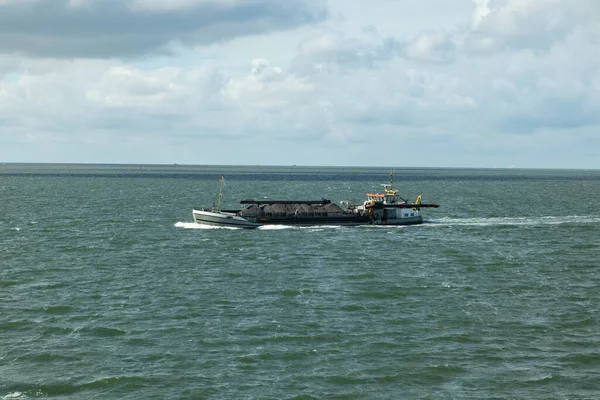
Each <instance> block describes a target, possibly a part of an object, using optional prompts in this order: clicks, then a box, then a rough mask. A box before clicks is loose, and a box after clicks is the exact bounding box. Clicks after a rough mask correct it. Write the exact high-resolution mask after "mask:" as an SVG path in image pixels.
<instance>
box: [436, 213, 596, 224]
mask: <svg viewBox="0 0 600 400" xmlns="http://www.w3.org/2000/svg"><path fill="white" fill-rule="evenodd" d="M599 223H600V217H597V216H590V215H565V216H559V217H556V216H551V217H550V216H548V217H543V216H542V217H491V218H451V217H445V218H440V219H435V220H427V221H426V222H425V224H426V225H427V226H547V225H593V224H599Z"/></svg>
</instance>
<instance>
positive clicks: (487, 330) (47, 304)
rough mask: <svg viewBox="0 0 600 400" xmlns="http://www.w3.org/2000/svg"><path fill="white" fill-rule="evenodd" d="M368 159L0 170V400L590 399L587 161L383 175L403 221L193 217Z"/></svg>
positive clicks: (592, 178) (343, 193) (591, 181)
mask: <svg viewBox="0 0 600 400" xmlns="http://www.w3.org/2000/svg"><path fill="white" fill-rule="evenodd" d="M388 172H389V171H388V170H386V169H376V168H374V169H365V168H346V169H344V168H304V167H303V168H284V167H280V168H277V167H189V166H99V165H96V166H66V165H15V164H8V165H1V166H0V199H1V201H2V207H1V210H2V213H1V214H0V399H31V398H64V399H66V398H69V399H597V398H600V380H599V378H598V377H599V376H600V320H599V318H600V313H599V307H600V274H599V273H598V268H599V267H600V207H599V201H598V199H599V198H600V171H536V170H483V171H479V170H444V169H396V173H397V178H396V181H397V185H396V186H397V187H398V188H399V189H400V193H401V195H405V196H406V197H408V198H409V200H412V199H414V198H415V197H416V196H417V195H418V194H422V195H423V201H426V202H436V203H439V204H441V208H440V209H438V210H425V211H424V216H425V219H426V220H427V223H426V224H424V225H421V226H413V227H372V226H367V227H353V228H352V227H346V228H344V227H317V228H297V227H291V228H290V227H288V228H285V227H269V229H262V228H261V229H258V230H254V231H252V230H250V231H246V230H235V229H214V228H213V229H207V228H206V227H201V226H198V225H194V224H193V223H192V216H191V211H192V207H193V206H210V205H211V204H212V203H213V202H214V201H215V200H216V193H217V191H218V179H219V177H220V176H221V174H223V175H225V179H226V184H225V193H224V204H223V206H224V207H225V208H233V207H236V201H237V200H239V199H242V198H252V197H256V198H260V197H265V196H268V197H270V198H286V197H287V198H295V197H301V198H306V197H310V198H321V197H325V198H329V199H331V200H333V201H339V200H353V201H356V202H358V201H362V200H363V196H364V193H365V192H367V191H370V190H372V189H373V187H374V186H375V187H376V188H380V186H379V184H381V183H386V182H387V179H388Z"/></svg>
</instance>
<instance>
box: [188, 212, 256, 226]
mask: <svg viewBox="0 0 600 400" xmlns="http://www.w3.org/2000/svg"><path fill="white" fill-rule="evenodd" d="M192 214H193V216H194V221H196V222H197V223H199V224H204V225H215V226H227V227H232V228H246V229H254V228H257V227H259V226H260V224H255V223H252V222H250V221H248V220H245V219H244V218H242V217H240V216H238V215H235V214H229V213H224V212H217V211H205V210H197V209H194V210H193V212H192Z"/></svg>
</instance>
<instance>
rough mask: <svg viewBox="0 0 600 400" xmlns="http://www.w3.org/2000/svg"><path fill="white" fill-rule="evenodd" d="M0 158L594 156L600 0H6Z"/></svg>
mask: <svg viewBox="0 0 600 400" xmlns="http://www.w3.org/2000/svg"><path fill="white" fill-rule="evenodd" d="M0 162H39V163H128V164H129V163H133V164H174V163H177V164H199V165H211V164H219V165H309V166H383V167H388V166H389V167H403V166H404V167H466V168H493V167H497V168H508V167H515V168H576V169H580V168H581V169H599V168H600V1H598V0H421V1H414V0H368V1H367V0H285V1H283V0H0Z"/></svg>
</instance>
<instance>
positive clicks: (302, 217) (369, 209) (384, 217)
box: [192, 172, 439, 229]
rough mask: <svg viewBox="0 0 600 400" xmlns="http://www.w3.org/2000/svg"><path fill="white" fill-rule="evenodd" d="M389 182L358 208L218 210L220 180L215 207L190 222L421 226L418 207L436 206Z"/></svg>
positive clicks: (284, 204) (319, 205)
mask: <svg viewBox="0 0 600 400" xmlns="http://www.w3.org/2000/svg"><path fill="white" fill-rule="evenodd" d="M393 177H394V173H393V172H391V173H390V183H389V184H383V192H382V193H367V194H366V197H367V198H366V200H365V201H364V202H363V203H362V204H359V205H353V204H351V203H350V202H348V201H342V202H341V206H340V205H337V204H334V203H332V202H331V201H330V200H327V199H321V200H256V199H247V200H241V201H240V204H243V205H246V208H243V209H239V210H221V197H222V194H223V182H224V177H221V180H220V189H219V197H218V206H217V207H216V208H215V207H213V208H212V209H204V208H194V209H193V213H192V214H193V217H194V221H195V222H197V223H199V224H208V225H216V226H223V227H235V228H246V229H254V228H257V227H259V226H262V225H351V226H353V225H415V224H421V223H423V216H422V214H421V208H438V207H439V205H438V204H426V203H422V201H421V200H422V196H421V195H419V196H418V197H417V198H416V200H415V201H413V202H409V201H408V200H405V199H403V198H402V197H400V195H399V194H398V190H397V189H394V187H393Z"/></svg>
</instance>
